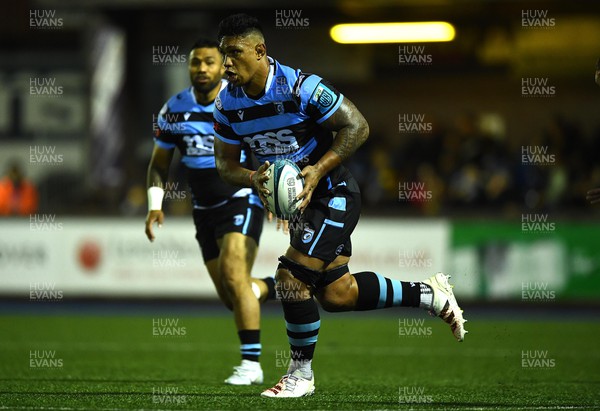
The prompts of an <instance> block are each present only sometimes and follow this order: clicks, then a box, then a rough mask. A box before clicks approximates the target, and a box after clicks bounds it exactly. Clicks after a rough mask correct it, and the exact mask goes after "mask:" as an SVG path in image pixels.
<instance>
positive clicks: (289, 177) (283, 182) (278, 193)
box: [265, 160, 304, 220]
mask: <svg viewBox="0 0 600 411" xmlns="http://www.w3.org/2000/svg"><path fill="white" fill-rule="evenodd" d="M266 174H267V176H269V179H268V180H267V181H266V182H265V187H266V188H267V189H268V190H269V192H270V193H271V194H270V195H268V196H267V208H268V209H269V211H270V212H272V213H273V214H275V215H276V216H277V218H279V219H281V220H289V219H290V217H291V216H293V215H295V214H296V213H297V212H298V205H299V204H300V201H297V200H296V196H297V195H298V194H299V193H300V192H301V191H302V190H303V188H304V179H303V178H302V177H299V174H300V169H299V168H298V166H297V165H296V163H294V162H292V161H290V160H277V161H275V162H274V163H273V164H271V165H270V166H269V168H268V169H267V171H266Z"/></svg>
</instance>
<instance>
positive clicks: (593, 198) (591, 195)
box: [586, 58, 600, 204]
mask: <svg viewBox="0 0 600 411" xmlns="http://www.w3.org/2000/svg"><path fill="white" fill-rule="evenodd" d="M594 79H595V80H596V84H597V85H599V86H600V58H599V59H598V61H597V62H596V75H595V76H594ZM586 199H587V200H589V202H590V203H591V204H596V203H600V188H593V189H591V190H589V191H588V192H587V196H586Z"/></svg>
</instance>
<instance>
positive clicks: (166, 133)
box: [154, 103, 177, 150]
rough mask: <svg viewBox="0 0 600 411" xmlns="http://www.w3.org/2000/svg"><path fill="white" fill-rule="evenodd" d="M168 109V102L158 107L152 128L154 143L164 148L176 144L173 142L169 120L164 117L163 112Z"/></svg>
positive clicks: (173, 137)
mask: <svg viewBox="0 0 600 411" xmlns="http://www.w3.org/2000/svg"><path fill="white" fill-rule="evenodd" d="M168 111H169V103H165V105H164V106H162V108H161V109H160V112H159V113H158V117H157V119H156V126H155V128H154V144H156V145H157V146H158V147H160V148H164V149H166V150H172V149H174V148H175V147H176V146H177V145H176V144H175V138H176V137H175V135H174V134H173V133H172V128H171V127H170V124H169V122H168V121H167V120H166V119H165V114H166V113H167V112H168Z"/></svg>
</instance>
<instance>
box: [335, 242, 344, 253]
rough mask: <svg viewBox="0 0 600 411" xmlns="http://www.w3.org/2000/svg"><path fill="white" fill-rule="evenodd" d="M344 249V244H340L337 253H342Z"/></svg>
mask: <svg viewBox="0 0 600 411" xmlns="http://www.w3.org/2000/svg"><path fill="white" fill-rule="evenodd" d="M342 250H344V244H340V245H338V248H336V249H335V255H340V254H341V252H342Z"/></svg>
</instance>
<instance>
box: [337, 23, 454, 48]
mask: <svg viewBox="0 0 600 411" xmlns="http://www.w3.org/2000/svg"><path fill="white" fill-rule="evenodd" d="M329 34H330V36H331V38H332V39H333V40H334V41H336V42H338V43H343V44H369V43H422V42H434V41H452V40H453V39H454V34H455V31H454V26H452V24H450V23H446V22H445V21H428V22H417V23H360V24H337V25H335V26H333V27H332V28H331V30H330V31H329Z"/></svg>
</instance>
